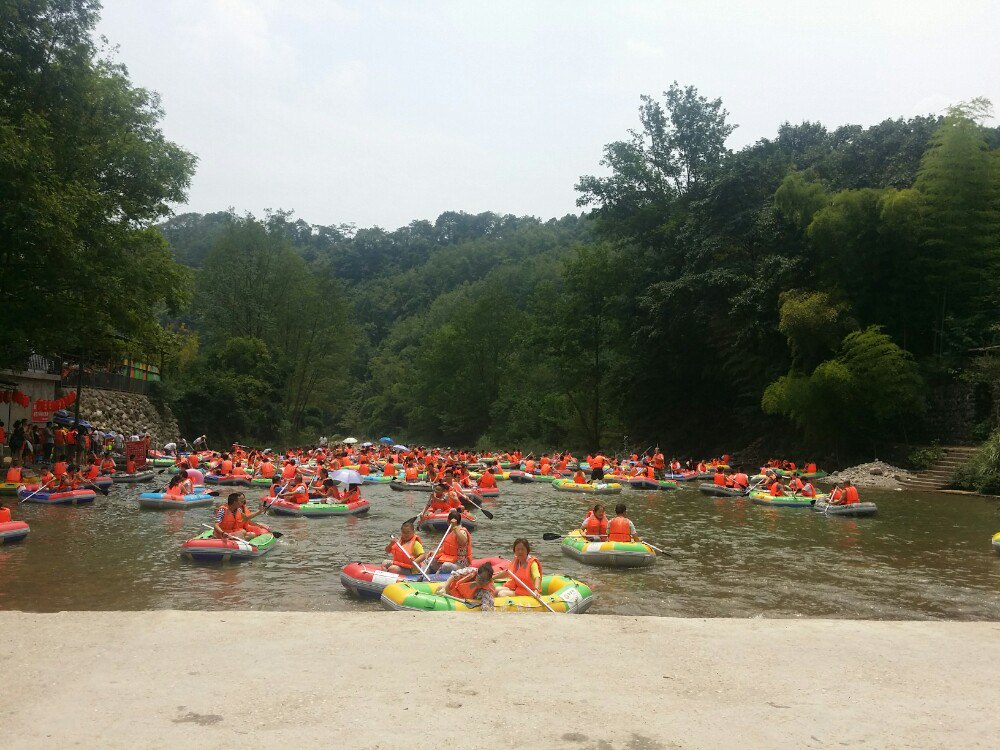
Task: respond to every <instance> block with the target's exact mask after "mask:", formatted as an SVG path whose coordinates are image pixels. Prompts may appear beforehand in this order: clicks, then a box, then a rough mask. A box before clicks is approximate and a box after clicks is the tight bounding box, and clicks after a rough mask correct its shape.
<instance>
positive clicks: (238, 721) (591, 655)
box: [0, 610, 1000, 750]
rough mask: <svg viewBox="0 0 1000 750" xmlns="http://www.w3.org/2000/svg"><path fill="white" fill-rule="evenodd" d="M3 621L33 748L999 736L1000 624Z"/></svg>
mask: <svg viewBox="0 0 1000 750" xmlns="http://www.w3.org/2000/svg"><path fill="white" fill-rule="evenodd" d="M0 632H2V633H4V635H5V638H4V641H5V644H4V645H5V648H4V651H5V657H4V662H3V674H4V677H3V684H4V696H5V697H4V736H5V738H6V740H7V742H8V743H9V744H10V746H12V747H19V748H27V747H53V746H62V745H65V746H69V745H74V746H83V747H97V746H101V747H109V748H118V747H128V748H145V747H199V748H202V749H203V750H204V749H205V748H232V747H235V746H237V744H253V745H256V746H262V745H266V744H269V743H271V742H276V743H279V744H280V745H282V746H284V745H290V746H296V747H315V746H324V747H338V748H395V747H404V746H410V747H412V746H420V747H435V746H440V747H451V748H497V747H504V748H507V747H511V748H513V747H517V748H520V747H526V748H576V749H579V750H658V749H659V748H719V747H728V746H730V745H734V744H739V745H740V746H741V747H743V748H775V747H796V748H803V747H815V748H821V747H831V746H833V747H855V746H864V747H880V748H881V747H906V748H939V747H940V748H944V747H962V748H977V747H983V748H985V747H993V746H995V744H996V733H997V731H998V730H1000V719H998V718H997V713H996V710H995V709H996V705H997V703H998V701H1000V685H998V684H997V682H996V679H995V669H996V665H997V664H998V663H1000V624H997V623H968V622H967V623H957V622H866V621H848V620H836V621H834V620H763V619H752V620H736V619H720V620H695V619H671V618H657V617H616V616H605V617H592V616H581V617H569V616H553V617H548V616H542V615H523V616H518V615H502V614H482V615H480V614H476V615H465V616H463V615H448V614H444V615H441V616H426V615H425V616H418V615H411V614H408V613H394V614H389V613H385V612H372V613H357V614H355V613H333V612H248V611H240V612H189V611H183V612H182V611H170V610H168V611H154V612H61V613H57V614H29V613H21V612H0ZM606 667H611V668H612V670H613V675H608V676H603V675H604V674H605V672H604V669H605V668H606ZM417 738H419V742H417V745H414V740H415V739H417Z"/></svg>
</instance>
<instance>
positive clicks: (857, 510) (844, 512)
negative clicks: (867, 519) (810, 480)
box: [813, 499, 878, 517]
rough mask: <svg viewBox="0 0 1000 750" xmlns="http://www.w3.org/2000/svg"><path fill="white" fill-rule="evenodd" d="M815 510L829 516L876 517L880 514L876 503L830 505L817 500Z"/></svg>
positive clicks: (824, 501)
mask: <svg viewBox="0 0 1000 750" xmlns="http://www.w3.org/2000/svg"><path fill="white" fill-rule="evenodd" d="M813 510H815V511H817V512H819V513H823V514H825V515H828V516H855V517H859V516H874V515H875V514H876V513H878V506H877V505H876V504H875V503H851V504H850V505H830V504H829V503H827V502H826V500H825V499H823V500H819V499H817V500H816V504H815V505H813Z"/></svg>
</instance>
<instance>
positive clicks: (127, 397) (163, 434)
mask: <svg viewBox="0 0 1000 750" xmlns="http://www.w3.org/2000/svg"><path fill="white" fill-rule="evenodd" d="M82 396H83V397H82V399H81V401H80V416H81V417H82V418H83V419H86V420H87V421H88V422H90V423H91V424H92V425H94V426H95V427H97V428H98V429H102V430H114V431H115V432H121V433H124V434H125V435H126V436H127V435H133V434H139V435H142V434H143V433H146V432H148V433H149V434H150V437H151V442H150V447H152V448H160V447H162V446H163V444H164V443H168V442H171V441H175V440H177V438H178V437H179V428H178V426H177V419H176V418H175V417H174V415H173V413H172V412H171V411H170V409H169V407H167V406H164V407H163V411H162V412H161V411H158V410H157V408H156V407H155V406H153V404H152V402H151V401H150V400H149V399H148V398H147V397H146V396H143V395H140V394H138V393H122V392H121V391H104V390H100V389H98V388H85V389H84V391H83V394H82Z"/></svg>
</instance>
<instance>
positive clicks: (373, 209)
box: [99, 0, 1000, 228]
mask: <svg viewBox="0 0 1000 750" xmlns="http://www.w3.org/2000/svg"><path fill="white" fill-rule="evenodd" d="M104 6H105V7H104V13H103V19H102V22H101V24H100V27H99V31H100V33H102V34H104V35H106V36H107V37H108V38H109V40H110V41H111V42H112V43H115V44H118V45H119V46H120V59H121V60H122V61H123V62H125V63H126V65H127V66H128V68H129V70H130V72H131V75H132V78H133V80H134V82H135V83H136V84H138V85H141V86H145V87H148V88H151V89H154V90H156V91H158V92H159V93H160V94H161V96H162V98H163V104H164V107H165V108H166V118H165V120H164V124H163V127H164V130H165V132H166V134H167V136H168V137H169V138H171V139H172V140H175V141H177V142H178V143H180V144H181V145H183V146H184V147H185V148H187V149H188V150H190V151H193V152H194V153H195V154H197V156H198V159H199V163H198V171H197V173H196V175H195V177H194V180H193V183H192V186H191V191H190V195H189V198H190V200H189V203H188V204H187V206H186V207H178V209H177V210H178V211H182V210H190V211H199V212H207V211H215V210H221V209H225V208H227V207H230V206H232V207H234V208H235V209H237V211H241V212H242V211H252V212H254V213H258V214H259V213H261V212H262V211H263V209H265V208H283V209H290V210H294V211H295V213H296V215H298V216H300V217H301V218H303V219H305V220H306V221H309V222H311V223H314V224H336V223H341V222H354V223H356V224H357V225H359V226H372V225H379V226H383V227H386V228H395V227H397V226H400V225H403V224H406V223H408V222H409V221H411V220H413V219H433V218H435V217H436V216H437V215H438V214H440V213H441V212H442V211H446V210H462V211H469V212H478V211H487V210H491V211H497V212H501V213H514V214H530V215H534V216H539V217H541V218H543V219H547V218H550V217H553V216H562V215H564V214H566V213H570V212H575V211H578V210H579V209H577V208H576V206H575V199H576V193H575V191H574V190H573V186H574V184H576V181H577V179H578V177H579V176H580V175H581V174H587V173H594V172H597V171H600V168H599V165H598V162H599V160H600V158H601V149H602V147H603V146H604V144H605V143H608V142H609V141H612V140H616V139H619V138H621V137H623V136H624V135H625V133H626V130H627V129H628V128H630V127H635V126H636V125H637V122H638V118H637V108H638V104H639V96H640V94H644V93H650V94H657V95H659V94H660V93H661V92H662V91H663V90H664V89H666V88H667V86H669V84H670V82H671V81H673V80H675V79H676V80H677V81H678V82H680V83H681V84H682V85H686V84H692V85H694V86H696V87H698V89H699V90H700V92H701V93H702V94H703V95H707V96H709V97H717V96H718V97H721V98H722V100H723V102H724V105H725V107H726V108H727V109H728V110H729V112H730V120H731V121H732V122H734V123H736V124H738V125H739V128H738V129H737V130H736V132H735V133H734V134H733V135H732V137H731V139H730V144H729V145H730V147H732V148H734V149H735V148H739V147H741V146H743V145H746V144H747V143H752V142H753V141H756V140H757V139H759V138H763V137H772V136H773V135H774V134H775V132H776V129H777V127H778V126H779V125H780V123H781V122H783V121H785V120H788V121H791V122H800V121H802V120H818V121H820V122H822V123H823V124H824V125H826V126H827V127H835V126H837V125H840V124H843V123H861V124H865V125H868V124H872V123H875V122H878V121H880V120H883V119H885V118H888V117H899V116H912V115H917V114H926V113H932V112H935V113H936V112H940V111H941V110H942V109H943V108H944V107H946V106H947V105H948V104H951V103H955V102H958V101H962V100H965V99H969V98H972V97H974V96H987V97H989V98H991V99H992V100H993V101H994V102H995V103H996V104H997V105H998V106H1000V43H998V40H997V32H998V30H1000V10H998V8H1000V2H998V1H997V0H991V1H987V0H983V1H982V2H979V1H978V0H952V1H951V2H927V1H926V0H908V1H906V2H899V1H897V0H863V1H860V0H859V1H848V0H825V1H823V2H812V1H811V0H795V1H794V2H784V1H779V0H761V1H759V2H756V3H748V2H745V1H742V0H741V1H739V2H711V1H710V0H686V1H685V2H669V1H668V0H653V1H651V2H623V1H622V0H615V1H614V2H612V1H611V0H608V1H607V2H589V1H587V0H566V1H565V2H563V1H557V0H537V1H536V2H510V1H508V0H502V1H501V0H493V2H473V1H472V0H460V1H455V2H443V1H442V2H419V1H415V0H398V1H396V2H375V1H372V2H337V1H336V0H166V1H165V0H104Z"/></svg>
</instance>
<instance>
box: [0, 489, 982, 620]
mask: <svg viewBox="0 0 1000 750" xmlns="http://www.w3.org/2000/svg"><path fill="white" fill-rule="evenodd" d="M164 476H165V475H164ZM160 483H162V482H160ZM157 486H158V484H152V485H139V486H134V485H133V486H129V485H116V486H115V487H114V488H113V489H112V491H111V494H110V495H109V496H108V497H102V496H100V495H98V499H97V502H96V503H94V505H93V506H89V507H88V506H82V507H79V508H74V507H60V506H54V507H50V506H41V505H32V504H24V505H20V506H17V507H15V510H14V513H15V518H21V519H23V520H26V521H28V523H29V524H30V525H31V534H30V536H29V537H28V539H27V540H26V541H25V542H21V543H18V544H14V545H4V546H0V609H20V610H31V611H58V610H73V609H108V610H118V609H125V610H136V609H161V608H178V609H270V610H351V609H362V608H364V609H372V608H376V609H377V608H378V605H377V604H371V603H359V602H357V601H355V600H353V599H351V598H350V597H348V596H347V594H346V592H345V591H344V589H343V588H342V587H341V585H340V581H339V571H340V567H341V566H342V565H343V564H344V563H346V562H349V561H353V560H361V561H366V562H370V561H376V560H379V559H381V558H382V556H383V548H384V546H385V544H386V543H387V541H388V535H389V533H390V532H392V531H394V530H397V529H398V528H399V524H400V522H401V521H402V520H403V519H405V518H407V517H409V516H413V515H415V514H416V513H417V511H418V510H419V509H420V507H422V505H423V502H424V501H425V499H426V495H424V494H423V493H400V492H393V491H391V490H389V488H388V487H384V486H371V487H366V488H365V493H364V494H365V496H366V497H367V498H368V499H370V500H371V502H372V506H373V507H372V511H371V512H370V513H369V514H368V515H367V516H364V517H360V518H354V517H351V518H328V519H301V518H285V517H278V518H272V519H269V521H268V523H270V524H271V526H272V527H273V528H274V529H276V530H280V531H282V532H284V534H285V536H284V538H283V539H282V540H281V541H280V542H279V545H278V547H277V548H276V549H275V550H274V551H272V552H271V553H270V554H269V555H266V556H265V557H262V558H259V559H257V560H254V561H251V562H244V563H231V564H224V565H218V564H216V565H208V564H194V563H191V562H189V561H186V560H183V559H182V558H181V557H180V555H179V549H180V544H181V543H182V542H183V541H184V540H185V539H187V538H189V537H191V536H193V535H195V534H196V533H198V532H199V531H201V530H202V524H204V523H209V522H210V521H211V512H212V509H210V508H201V509H197V510H190V511H186V512H183V511H152V510H140V509H139V508H138V506H137V503H136V500H135V498H136V496H137V494H138V493H139V492H142V491H148V490H151V489H154V488H156V487H157ZM246 492H247V495H248V497H250V498H251V503H255V501H254V500H253V498H255V497H256V496H258V495H259V494H260V493H259V492H258V491H256V490H247V491H246ZM588 499H589V498H587V497H584V496H580V495H573V494H566V493H561V492H557V491H555V490H553V489H552V488H551V487H550V486H549V485H547V484H533V485H517V484H511V483H509V482H503V483H501V497H500V498H499V499H496V500H492V501H488V502H489V506H488V507H489V508H490V509H491V510H492V511H493V512H494V513H495V515H496V519H495V520H494V521H487V520H486V519H484V518H480V525H479V529H478V530H477V531H476V532H475V534H474V543H475V549H476V553H477V555H489V554H501V553H504V552H506V551H507V550H508V549H509V546H510V543H511V541H512V540H513V539H514V538H516V537H519V536H525V537H527V538H529V539H530V540H531V541H532V544H533V545H535V550H534V551H535V552H536V553H537V554H538V556H539V558H540V559H541V560H542V562H543V564H544V566H545V569H546V571H548V572H565V573H567V574H569V575H572V576H574V577H577V578H580V579H581V580H584V581H587V582H588V583H589V584H590V585H591V586H592V588H593V589H594V590H595V591H596V592H597V594H598V601H597V602H596V603H595V605H594V607H593V608H592V609H591V612H593V613H616V614H641V615H671V616H678V617H755V616H764V617H842V618H872V619H911V618H912V619H925V618H926V619H956V620H975V619H990V620H1000V556H998V555H997V554H995V553H994V552H992V550H991V547H990V537H991V535H992V534H993V533H995V532H996V531H1000V505H998V504H997V503H996V502H994V501H991V500H987V499H983V498H973V497H958V496H952V495H943V494H930V493H927V494H925V493H908V492H885V491H882V492H876V491H868V492H865V493H863V499H866V500H874V501H875V502H877V503H878V505H879V515H878V516H876V517H874V518H862V519H849V518H839V517H829V516H824V515H822V514H819V513H815V512H813V511H811V510H802V509H796V508H764V507H760V506H757V505H753V504H751V503H750V502H748V501H747V500H743V499H733V498H710V497H707V496H705V495H702V494H700V493H698V492H697V491H696V490H695V488H694V487H691V488H684V489H681V490H678V491H673V492H667V493H649V492H638V491H633V490H628V489H626V490H625V491H624V492H623V493H622V494H621V495H619V496H618V497H617V498H615V497H609V498H604V499H606V500H609V501H612V502H614V501H615V500H618V501H621V502H625V503H627V504H628V507H629V515H630V516H631V517H632V519H633V520H634V521H635V523H636V526H637V527H638V530H639V533H640V534H641V535H642V536H643V537H644V538H646V539H647V540H648V541H650V542H652V543H654V544H657V545H658V546H661V547H664V548H665V549H668V550H670V551H671V554H672V557H664V556H661V557H660V558H659V559H658V560H657V563H656V565H655V567H653V568H647V569H642V570H632V571H618V570H609V569H602V568H595V567H591V566H587V565H583V564H581V563H578V562H575V561H573V560H571V559H570V558H568V557H565V556H563V555H562V554H561V552H560V549H559V543H558V542H543V541H542V539H541V535H542V532H544V531H556V532H562V531H565V530H568V529H569V528H570V527H571V526H573V525H576V524H578V523H579V522H580V520H581V519H582V517H583V515H584V512H585V510H586V505H587V501H588ZM5 501H7V503H8V505H10V504H12V503H14V504H16V498H15V499H13V500H12V499H11V498H5ZM423 537H424V539H425V540H427V541H429V542H431V543H436V542H437V540H438V539H439V535H437V534H423Z"/></svg>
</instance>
